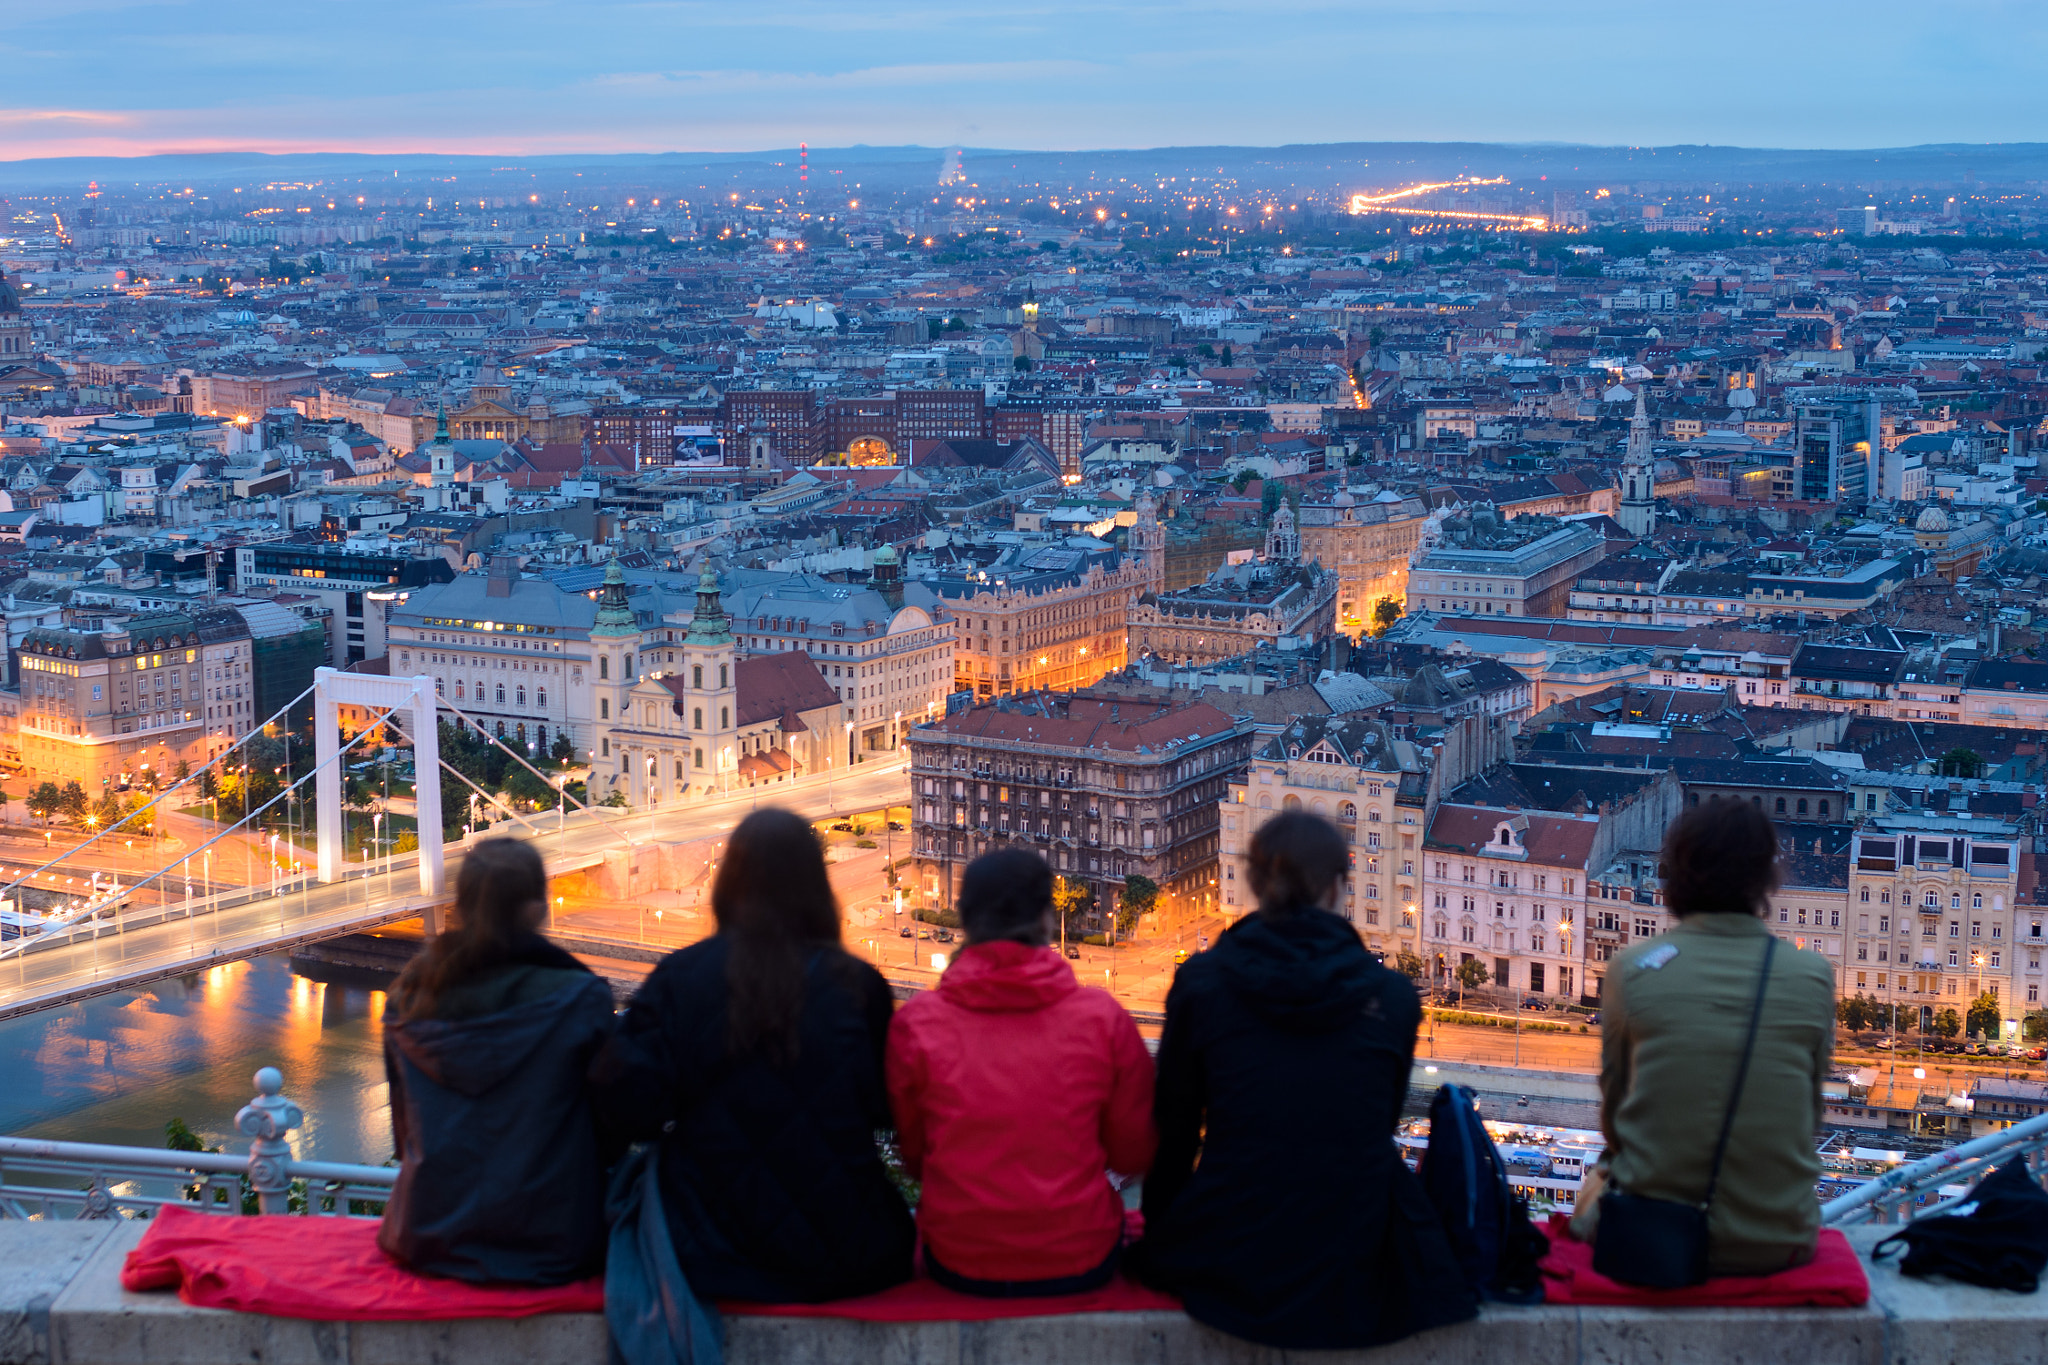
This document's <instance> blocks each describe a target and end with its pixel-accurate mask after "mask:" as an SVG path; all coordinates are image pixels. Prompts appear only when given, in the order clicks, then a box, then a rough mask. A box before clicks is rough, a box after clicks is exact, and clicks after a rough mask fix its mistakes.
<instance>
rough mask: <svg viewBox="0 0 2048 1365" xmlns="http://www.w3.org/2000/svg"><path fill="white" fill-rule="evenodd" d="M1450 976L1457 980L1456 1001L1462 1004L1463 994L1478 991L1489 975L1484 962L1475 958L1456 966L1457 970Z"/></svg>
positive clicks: (1469, 958)
mask: <svg viewBox="0 0 2048 1365" xmlns="http://www.w3.org/2000/svg"><path fill="white" fill-rule="evenodd" d="M1452 975H1453V976H1455V977H1456V978H1457V981H1458V1000H1459V1002H1460V1003H1461V1004H1462V1003H1463V1002H1464V999H1465V992H1466V991H1468V990H1478V989H1479V988H1480V987H1481V986H1484V985H1485V984H1486V979H1487V977H1488V976H1490V975H1491V973H1490V972H1488V971H1487V970H1486V964H1485V963H1484V962H1481V961H1480V960H1479V959H1478V958H1476V957H1468V958H1466V959H1465V960H1464V961H1463V962H1460V963H1459V964H1458V970H1457V971H1456V972H1454V973H1452Z"/></svg>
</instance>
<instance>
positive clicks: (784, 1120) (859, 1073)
mask: <svg viewBox="0 0 2048 1365" xmlns="http://www.w3.org/2000/svg"><path fill="white" fill-rule="evenodd" d="M711 909H712V914H713V917H714V918H715V919H716V921H717V924H718V932H717V933H716V934H715V935H714V936H712V937H711V938H709V939H706V940H705V941H703V942H702V943H697V944H693V945H692V946H690V947H688V948H684V949H681V950H680V951H678V952H674V953H671V954H669V955H668V956H667V957H665V958H663V959H662V960H661V962H660V963H658V964H657V965H656V966H655V968H654V970H653V972H651V973H650V974H649V975H648V978H647V980H646V982H645V984H643V985H642V986H641V988H640V990H639V992H638V993H637V994H636V995H635V996H634V997H633V1000H632V1002H631V1003H630V1004H629V1005H628V1006H627V1008H626V1013H625V1017H624V1018H623V1020H622V1021H621V1023H620V1026H619V1030H618V1032H617V1033H616V1034H615V1035H614V1036H613V1038H612V1040H611V1041H610V1043H608V1044H607V1045H606V1047H605V1049H604V1051H603V1052H601V1053H600V1054H599V1055H598V1057H597V1059H596V1061H595V1062H594V1063H593V1065H592V1068H591V1080H592V1083H593V1093H594V1096H595V1099H596V1103H597V1106H598V1111H599V1114H600V1116H601V1117H603V1118H604V1119H605V1120H606V1121H607V1122H608V1123H610V1124H612V1125H614V1126H615V1127H616V1128H617V1129H618V1130H619V1131H620V1132H621V1134H622V1135H624V1136H625V1137H627V1138H629V1139H648V1140H659V1142H660V1144H661V1145H660V1148H659V1150H658V1156H659V1163H658V1166H659V1171H660V1189H661V1195H662V1203H663V1205H664V1206H665V1209H666V1212H667V1214H668V1221H669V1232H670V1237H671V1240H672V1242H673V1243H674V1246H675V1251H676V1258H677V1260H678V1262H679V1263H680V1264H681V1267H682V1271H683V1276H684V1278H685V1279H687V1280H688V1281H689V1283H690V1287H691V1289H692V1290H694V1291H695V1292H696V1294H697V1295H698V1296H699V1297H700V1298H727V1299H748V1300H753V1301H756V1302H771V1303H787V1302H818V1301H822V1300H825V1299H836V1298H846V1297H849V1296H852V1295H856V1294H866V1293H872V1292H873V1291H875V1290H879V1289H885V1288H887V1287H889V1286H890V1285H893V1284H898V1283H900V1282H902V1281H904V1280H906V1279H908V1278H910V1269H911V1249H912V1245H913V1243H914V1241H915V1236H916V1234H915V1229H914V1227H913V1225H912V1222H911V1217H910V1210H909V1208H908V1207H907V1206H906V1205H905V1204H904V1202H903V1197H902V1195H900V1194H899V1193H898V1192H897V1190H896V1187H895V1185H894V1184H893V1183H891V1181H890V1179H889V1175H888V1171H887V1169H886V1168H885V1167H884V1166H883V1165H882V1160H881V1157H880V1155H879V1153H878V1152H877V1150H876V1147H875V1133H876V1131H877V1130H880V1129H887V1128H889V1127H890V1126H891V1120H890V1115H889V1097H888V1092H887V1090H886V1088H885V1087H884V1085H883V1079H882V1064H883V1055H884V1052H883V1049H884V1045H885V1043H886V1041H887V1038H888V1031H889V1019H890V1015H891V1012H892V1011H893V1009H894V1007H895V1002H894V1000H893V998H892V997H891V995H890V993H889V986H888V983H887V982H885V981H883V980H882V977H881V974H880V973H879V972H877V971H876V970H875V969H874V968H873V967H870V966H868V965H867V964H866V963H864V962H862V961H860V960H859V959H857V958H855V957H853V956H852V955H850V954H849V953H847V952H846V951H845V949H843V948H842V947H841V946H840V943H839V910H838V905H837V903H836V902H835V901H834V900H833V897H832V887H831V883H830V882H829V881H828V880H827V879H826V876H825V860H824V856H823V852H822V850H821V848H820V846H819V843H818V837H817V834H816V832H815V831H813V830H812V828H811V827H810V825H809V824H808V823H807V822H806V821H804V820H802V819H800V818H799V817H797V816H795V815H792V814H790V813H789V812H787V811H783V810H762V811H757V812H755V813H754V814H752V815H750V816H748V817H747V818H746V819H745V820H744V821H742V822H741V823H740V825H739V827H738V828H737V829H735V830H734V831H733V832H732V835H731V837H730V838H728V839H727V840H726V848H725V859H724V862H723V863H722V864H721V865H720V866H719V869H718V876H717V880H716V881H715V882H714V883H713V884H712V888H711Z"/></svg>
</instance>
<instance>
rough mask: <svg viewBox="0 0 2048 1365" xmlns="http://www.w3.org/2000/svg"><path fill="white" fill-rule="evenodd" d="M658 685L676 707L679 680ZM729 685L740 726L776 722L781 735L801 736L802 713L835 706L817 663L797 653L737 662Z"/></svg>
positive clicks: (836, 698) (834, 694)
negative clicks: (734, 693)
mask: <svg viewBox="0 0 2048 1365" xmlns="http://www.w3.org/2000/svg"><path fill="white" fill-rule="evenodd" d="M662 682H663V683H664V684H666V685H667V686H668V688H669V690H670V691H672V692H674V693H675V694H676V697H677V703H676V704H677V705H678V706H680V705H681V704H682V702H681V698H682V695H683V694H682V679H681V678H680V677H676V676H674V675H671V676H670V677H666V678H663V679H662ZM733 683H734V688H735V690H736V691H737V692H738V693H739V697H738V700H739V713H740V714H739V723H740V724H741V725H742V726H748V725H760V724H762V723H763V722H766V721H772V720H778V719H779V720H780V721H781V723H782V731H783V733H784V734H801V733H802V732H803V731H804V729H805V728H806V727H805V725H804V723H803V719H802V713H803V712H805V711H815V710H817V709H818V708H819V707H822V706H837V705H839V694H838V693H837V692H834V691H833V690H832V686H831V684H830V683H828V682H826V681H825V675H824V674H822V673H820V672H819V671H818V665H817V663H816V662H815V661H814V660H813V659H812V658H811V656H810V655H808V654H806V653H804V652H803V651H802V650H799V649H792V650H788V651H785V652H784V653H781V654H762V655H757V656H756V657H754V658H751V659H741V660H740V661H739V665H738V667H737V668H736V670H735V676H734V678H733Z"/></svg>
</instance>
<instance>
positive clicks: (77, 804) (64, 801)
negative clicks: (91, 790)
mask: <svg viewBox="0 0 2048 1365" xmlns="http://www.w3.org/2000/svg"><path fill="white" fill-rule="evenodd" d="M85 808H86V800H85V788H83V787H81V786H79V785H78V783H77V782H76V781H75V780H74V781H70V782H66V783H65V784H64V792H63V794H62V795H61V796H59V797H58V798H57V809H58V810H60V811H62V812H64V818H65V819H67V820H70V821H71V822H73V823H74V824H75V823H77V822H78V821H80V820H83V819H84V818H85Z"/></svg>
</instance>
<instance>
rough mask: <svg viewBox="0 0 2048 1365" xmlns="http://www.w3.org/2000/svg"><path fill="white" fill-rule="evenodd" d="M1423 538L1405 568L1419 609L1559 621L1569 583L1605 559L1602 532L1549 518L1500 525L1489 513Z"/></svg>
mask: <svg viewBox="0 0 2048 1365" xmlns="http://www.w3.org/2000/svg"><path fill="white" fill-rule="evenodd" d="M1433 539H1434V543H1431V541H1432V537H1430V536H1429V535H1427V534H1425V537H1424V540H1423V542H1422V545H1421V547H1420V548H1419V550H1418V552H1417V555H1416V559H1415V563H1414V565H1413V566H1412V567H1411V568H1410V570H1409V582H1410V583H1411V584H1412V585H1413V586H1412V588H1411V590H1410V595H1411V599H1412V601H1413V603H1414V604H1415V606H1416V607H1417V608H1418V609H1427V610H1435V611H1445V612H1465V613H1469V614H1474V615H1480V616H1563V615H1564V614H1565V613H1566V611H1567V610H1569V607H1570V598H1571V588H1572V584H1573V583H1574V582H1576V581H1577V580H1578V579H1579V578H1580V577H1582V576H1583V575H1584V574H1585V573H1586V571H1587V570H1589V569H1591V568H1592V567H1593V566H1594V565H1595V564H1598V563H1599V562H1600V561H1601V559H1602V558H1604V557H1605V555H1606V553H1607V545H1606V542H1605V541H1604V540H1602V539H1601V536H1600V533H1599V532H1598V531H1596V530H1594V529H1593V528H1592V527H1590V526H1587V525H1584V524H1582V523H1578V522H1563V523H1560V522H1556V521H1553V520H1551V519H1550V518H1548V517H1516V518H1514V519H1512V520H1507V521H1503V520H1502V519H1501V518H1500V516H1499V514H1498V513H1497V512H1495V511H1494V509H1493V508H1491V507H1485V506H1481V507H1476V508H1474V509H1473V510H1472V512H1471V513H1470V514H1469V515H1467V516H1464V517H1460V518H1457V519H1455V520H1447V521H1445V522H1443V524H1442V530H1441V533H1440V535H1438V536H1436V537H1434V538H1433Z"/></svg>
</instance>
